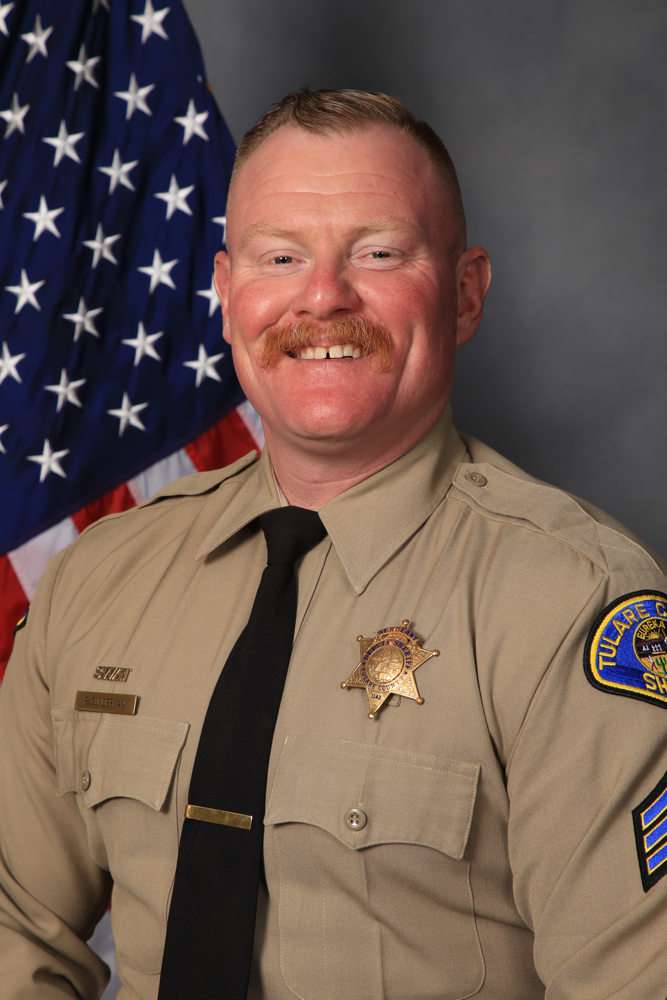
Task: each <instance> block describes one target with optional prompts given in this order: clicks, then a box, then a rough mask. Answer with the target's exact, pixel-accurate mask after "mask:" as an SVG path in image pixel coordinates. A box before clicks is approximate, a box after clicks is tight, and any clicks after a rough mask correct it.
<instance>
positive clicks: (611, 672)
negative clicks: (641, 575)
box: [584, 590, 667, 708]
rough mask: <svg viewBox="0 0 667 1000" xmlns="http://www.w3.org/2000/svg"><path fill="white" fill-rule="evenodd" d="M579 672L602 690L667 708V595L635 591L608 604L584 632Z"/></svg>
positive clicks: (652, 591)
mask: <svg viewBox="0 0 667 1000" xmlns="http://www.w3.org/2000/svg"><path fill="white" fill-rule="evenodd" d="M584 670H585V671H586V676H587V677H588V680H589V681H590V682H591V684H592V685H593V687H596V688H599V689H600V690H601V691H607V692H609V693H610V694H621V695H624V696H625V697H627V698H640V699H641V700H642V701H648V702H651V704H653V705H661V706H662V707H663V708H667V594H663V593H661V591H659V590H636V591H635V592H634V593H632V594H625V595H624V596H623V597H619V598H618V599H617V600H616V601H612V603H611V604H609V605H607V607H606V608H605V609H604V611H603V612H602V613H601V614H600V615H599V617H598V619H597V621H596V622H595V624H594V625H593V628H592V629H591V631H590V633H589V636H588V641H587V642H586V649H585V652H584Z"/></svg>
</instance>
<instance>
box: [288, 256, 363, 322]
mask: <svg viewBox="0 0 667 1000" xmlns="http://www.w3.org/2000/svg"><path fill="white" fill-rule="evenodd" d="M305 277H306V282H305V284H304V286H303V287H302V288H301V290H300V291H299V293H298V295H297V296H296V298H295V299H294V301H293V303H292V312H293V313H294V315H295V316H297V317H299V318H300V319H305V318H306V317H310V318H312V319H315V320H320V321H324V320H328V319H333V318H334V317H335V316H336V315H337V314H338V313H341V312H343V313H347V312H356V311H357V310H358V309H359V306H360V304H361V301H360V298H359V295H358V294H357V292H356V290H355V289H354V287H353V286H352V284H351V283H350V281H349V280H348V278H347V277H346V276H345V274H344V270H343V265H342V264H341V262H340V261H336V260H329V261H316V262H315V263H313V264H312V265H311V267H310V268H309V269H308V271H307V272H306V275H305Z"/></svg>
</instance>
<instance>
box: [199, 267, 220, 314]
mask: <svg viewBox="0 0 667 1000" xmlns="http://www.w3.org/2000/svg"><path fill="white" fill-rule="evenodd" d="M197 295H201V296H202V298H204V299H208V316H209V319H210V318H211V316H212V315H213V313H214V312H215V310H216V309H217V308H218V306H219V305H220V299H219V298H218V293H217V292H216V290H215V280H214V278H213V277H211V287H210V288H204V289H202V291H201V292H197Z"/></svg>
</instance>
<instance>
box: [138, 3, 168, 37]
mask: <svg viewBox="0 0 667 1000" xmlns="http://www.w3.org/2000/svg"><path fill="white" fill-rule="evenodd" d="M168 13H169V7H163V8H162V10H155V9H154V8H153V4H152V3H151V0H146V5H145V7H144V12H143V14H131V15H130V20H131V21H136V22H137V24H140V25H141V44H142V45H144V44H145V42H146V41H147V40H148V39H149V38H150V37H151V35H159V36H160V38H166V40H167V41H169V35H168V34H167V32H166V31H165V30H164V28H163V27H162V22H163V21H164V19H165V17H166V16H167V14H168Z"/></svg>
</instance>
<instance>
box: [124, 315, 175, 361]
mask: <svg viewBox="0 0 667 1000" xmlns="http://www.w3.org/2000/svg"><path fill="white" fill-rule="evenodd" d="M163 336H164V331H163V330H161V331H160V333H146V329H145V327H144V324H143V323H141V322H140V323H139V329H138V330H137V335H136V337H133V338H132V339H128V340H121V344H127V345H128V347H133V348H134V365H133V366H132V367H136V366H137V365H138V364H139V362H140V361H141V359H142V358H143V357H144V355H145V356H146V357H147V358H155V360H156V361H162V358H161V357H160V355H159V354H158V352H157V351H156V350H155V348H154V347H153V344H154V343H155V341H156V340H159V339H160V337H163Z"/></svg>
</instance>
